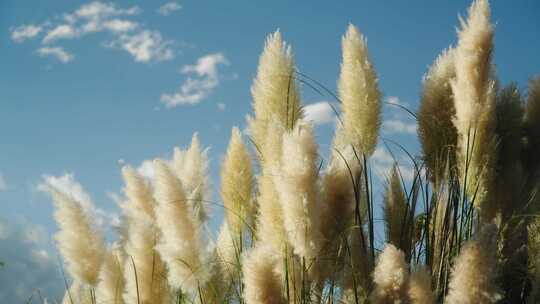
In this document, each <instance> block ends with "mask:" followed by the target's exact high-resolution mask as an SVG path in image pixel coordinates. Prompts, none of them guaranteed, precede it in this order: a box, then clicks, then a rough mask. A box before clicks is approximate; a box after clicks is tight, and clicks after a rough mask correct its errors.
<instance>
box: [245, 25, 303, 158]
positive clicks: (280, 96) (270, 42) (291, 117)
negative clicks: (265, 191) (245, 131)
mask: <svg viewBox="0 0 540 304" xmlns="http://www.w3.org/2000/svg"><path fill="white" fill-rule="evenodd" d="M294 70H295V67H294V60H293V55H292V51H291V47H290V46H288V45H287V44H286V43H285V42H283V40H282V38H281V33H280V32H279V31H276V32H275V33H274V34H271V35H269V36H268V38H267V39H266V44H265V46H264V50H263V52H262V54H261V57H260V59H259V67H258V69H257V76H256V78H255V80H254V81H253V85H252V87H251V95H252V96H253V110H254V112H255V113H254V114H255V117H252V118H248V124H249V130H250V134H251V136H252V137H253V140H254V142H255V145H256V146H257V147H259V149H261V148H260V147H262V146H264V145H265V142H266V140H267V139H266V138H267V136H268V134H269V130H268V124H270V121H271V120H272V119H274V118H275V119H276V120H277V121H278V122H279V124H280V125H281V126H282V127H283V128H286V129H292V128H293V127H294V125H295V124H296V121H297V120H298V119H299V118H301V116H302V114H301V104H300V102H301V101H300V93H299V91H298V88H297V85H296V80H295V78H296V75H295V73H294Z"/></svg>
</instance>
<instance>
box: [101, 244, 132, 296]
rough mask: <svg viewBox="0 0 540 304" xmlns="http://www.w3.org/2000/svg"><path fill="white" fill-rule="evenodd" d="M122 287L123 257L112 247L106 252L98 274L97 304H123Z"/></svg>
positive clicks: (118, 249) (119, 251) (117, 249)
mask: <svg viewBox="0 0 540 304" xmlns="http://www.w3.org/2000/svg"><path fill="white" fill-rule="evenodd" d="M124 285H125V279H124V256H123V253H122V252H121V249H120V248H118V246H112V247H111V248H109V249H108V250H107V252H106V254H105V257H104V259H103V265H102V266H101V270H100V272H99V283H98V285H97V288H96V300H97V303H110V304H124V300H123V298H122V294H123V293H124Z"/></svg>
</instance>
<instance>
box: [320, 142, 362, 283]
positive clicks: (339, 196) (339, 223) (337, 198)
mask: <svg viewBox="0 0 540 304" xmlns="http://www.w3.org/2000/svg"><path fill="white" fill-rule="evenodd" d="M334 147H335V145H334ZM335 149H337V148H335ZM349 152H350V153H349ZM349 169H350V171H349ZM359 174H360V166H359V163H358V162H357V161H356V160H355V159H354V156H353V155H352V149H351V147H350V146H348V147H347V148H346V149H344V150H342V151H339V153H337V152H335V151H334V152H333V154H332V157H331V159H330V163H329V165H328V167H327V168H326V170H325V172H324V175H323V176H322V185H321V204H320V231H321V234H322V245H321V254H322V255H323V258H322V259H321V261H320V263H319V264H320V266H324V268H327V269H326V270H327V271H328V272H330V273H338V272H339V270H340V269H339V268H340V267H341V266H342V261H341V260H340V256H341V257H343V256H344V255H343V254H341V255H339V254H338V253H339V252H340V250H339V248H340V247H341V246H342V245H343V244H344V242H345V241H346V240H347V232H348V229H349V227H350V226H351V225H352V224H353V217H354V208H355V192H354V185H355V183H356V182H355V181H356V179H357V178H359ZM323 264H328V265H327V266H325V265H323Z"/></svg>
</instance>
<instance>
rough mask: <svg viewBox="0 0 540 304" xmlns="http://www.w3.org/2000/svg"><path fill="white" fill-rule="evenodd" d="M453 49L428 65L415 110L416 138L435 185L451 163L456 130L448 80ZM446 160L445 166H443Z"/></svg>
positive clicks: (452, 62) (452, 60) (455, 141)
mask: <svg viewBox="0 0 540 304" xmlns="http://www.w3.org/2000/svg"><path fill="white" fill-rule="evenodd" d="M454 60H455V49H453V48H449V49H447V50H445V51H444V52H443V53H442V54H441V55H439V57H437V59H436V60H435V62H434V63H433V64H432V65H431V67H430V68H429V70H428V72H427V74H426V75H425V76H424V79H423V81H422V84H423V88H422V96H421V100H420V109H419V111H418V116H417V118H418V138H419V139H420V143H421V146H422V152H423V159H424V161H425V163H426V166H427V168H428V169H429V171H430V174H431V176H430V177H431V178H432V180H433V181H435V183H436V184H437V185H438V184H440V183H441V182H442V178H443V177H444V176H445V170H446V169H447V168H454V166H455V151H456V145H457V131H456V127H455V126H454V124H453V122H452V119H453V117H454V116H455V114H456V110H455V106H454V97H453V94H452V86H451V85H450V83H451V80H452V79H453V78H455V75H456V69H455V64H454ZM447 162H448V165H449V167H447Z"/></svg>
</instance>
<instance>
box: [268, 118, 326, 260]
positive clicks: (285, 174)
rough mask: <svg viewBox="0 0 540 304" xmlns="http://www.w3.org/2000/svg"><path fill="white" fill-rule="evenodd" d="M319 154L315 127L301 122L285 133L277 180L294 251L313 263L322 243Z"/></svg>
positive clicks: (277, 188)
mask: <svg viewBox="0 0 540 304" xmlns="http://www.w3.org/2000/svg"><path fill="white" fill-rule="evenodd" d="M318 166H319V162H318V155H317V144H316V142H315V135H314V133H313V127H312V126H311V125H308V124H304V123H298V124H297V125H296V127H295V128H294V129H293V130H291V131H290V132H287V133H285V134H284V136H283V150H282V158H281V167H280V170H279V172H278V174H277V175H275V176H274V183H275V184H276V190H277V192H278V195H279V202H280V204H281V207H282V209H283V217H284V224H285V230H286V231H287V236H288V239H289V243H290V244H291V245H292V247H293V249H294V253H295V254H297V255H298V256H300V257H301V258H305V259H306V263H309V264H311V263H313V262H314V259H315V258H316V257H317V256H318V254H319V250H320V243H321V235H320V230H319V229H320V228H319V211H320V209H319V208H320V203H319V201H318V200H319V191H318V188H319V187H318V184H317V178H318Z"/></svg>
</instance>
